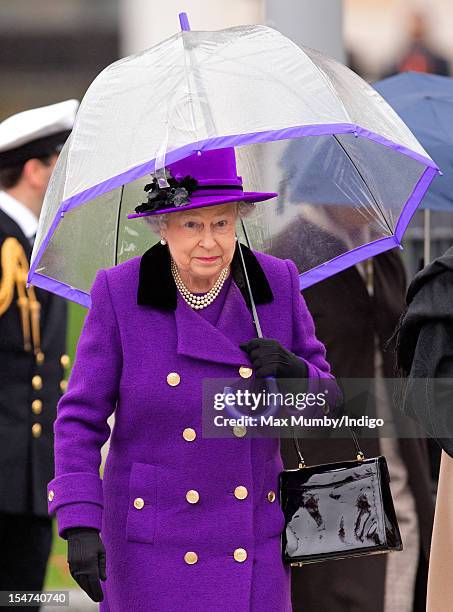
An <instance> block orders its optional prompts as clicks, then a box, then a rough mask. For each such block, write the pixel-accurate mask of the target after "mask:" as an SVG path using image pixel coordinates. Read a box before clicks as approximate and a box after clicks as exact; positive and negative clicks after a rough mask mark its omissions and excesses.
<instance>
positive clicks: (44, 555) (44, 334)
mask: <svg viewBox="0 0 453 612" xmlns="http://www.w3.org/2000/svg"><path fill="white" fill-rule="evenodd" d="M77 107H78V102H77V101H76V100H67V101H65V102H60V103H58V104H52V105H50V106H46V107H42V108H36V109H32V110H28V111H25V112H22V113H19V114H17V115H14V116H12V117H9V118H8V119H6V120H5V121H3V122H2V123H0V189H1V191H0V550H1V554H0V591H3V590H4V591H19V590H27V591H31V590H34V591H40V590H42V588H43V582H44V577H45V571H46V565H47V561H48V558H49V554H50V549H51V542H52V522H51V519H50V518H49V516H48V512H47V499H46V488H47V482H48V481H49V480H50V479H51V478H52V477H53V474H54V458H53V441H54V437H53V422H54V420H55V418H56V405H57V402H58V400H59V398H60V396H61V393H62V392H63V391H64V389H65V381H64V370H65V368H67V367H68V366H69V358H68V357H67V355H65V354H64V352H65V344H66V303H65V301H64V300H63V299H61V298H59V297H57V296H56V295H53V294H51V293H48V292H47V291H43V290H40V289H35V288H33V287H32V286H30V287H28V288H27V287H26V279H27V273H28V268H29V261H30V256H31V251H32V245H33V240H34V236H35V234H36V229H37V226H38V218H39V215H40V212H41V207H42V203H43V199H44V194H45V191H46V188H47V185H48V182H49V179H50V175H51V173H52V170H53V167H54V165H55V162H56V160H57V158H58V154H59V152H60V150H61V148H62V146H63V144H64V142H65V140H66V139H67V137H68V136H69V134H70V131H71V129H72V125H73V122H74V118H75V113H76V110H77ZM28 609H30V610H38V609H39V608H38V607H30V608H28Z"/></svg>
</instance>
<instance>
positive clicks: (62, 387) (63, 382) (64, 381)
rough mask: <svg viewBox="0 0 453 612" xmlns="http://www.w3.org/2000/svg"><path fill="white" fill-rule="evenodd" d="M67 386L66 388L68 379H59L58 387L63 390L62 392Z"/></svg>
mask: <svg viewBox="0 0 453 612" xmlns="http://www.w3.org/2000/svg"><path fill="white" fill-rule="evenodd" d="M67 388H68V381H67V380H60V389H61V390H62V391H63V393H64V392H65V391H66V389H67Z"/></svg>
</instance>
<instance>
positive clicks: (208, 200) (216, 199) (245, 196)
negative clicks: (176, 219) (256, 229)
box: [127, 191, 278, 219]
mask: <svg viewBox="0 0 453 612" xmlns="http://www.w3.org/2000/svg"><path fill="white" fill-rule="evenodd" d="M277 196H278V193H260V192H254V191H249V192H245V193H242V194H241V195H240V196H238V195H235V196H206V197H204V198H200V197H196V198H192V200H191V202H190V204H185V205H183V206H175V207H173V208H162V209H160V210H153V211H149V212H143V213H133V214H130V215H127V218H128V219H136V218H138V217H150V216H154V215H164V214H165V215H166V214H167V213H172V212H181V211H183V210H184V211H185V210H194V209H195V208H205V207H206V206H217V205H218V204H226V203H227V202H264V201H265V200H270V199H272V198H276V197H277Z"/></svg>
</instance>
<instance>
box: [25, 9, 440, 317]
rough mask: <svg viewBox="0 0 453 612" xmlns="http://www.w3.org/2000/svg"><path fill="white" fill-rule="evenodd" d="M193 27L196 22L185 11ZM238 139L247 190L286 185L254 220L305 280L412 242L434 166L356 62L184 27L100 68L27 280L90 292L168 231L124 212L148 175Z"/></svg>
mask: <svg viewBox="0 0 453 612" xmlns="http://www.w3.org/2000/svg"><path fill="white" fill-rule="evenodd" d="M182 23H183V28H184V27H185V28H187V24H186V25H184V20H183V21H182ZM231 146H234V147H235V148H236V155H237V160H238V173H239V174H240V175H241V176H242V177H243V183H244V190H246V191H267V192H271V191H276V192H279V194H280V195H279V197H278V198H276V199H274V200H269V201H267V202H262V203H258V204H257V205H256V210H255V212H254V213H253V215H252V216H251V217H249V218H247V219H246V221H245V223H244V227H245V228H246V231H247V236H248V240H249V243H250V244H251V246H252V247H253V248H256V249H258V250H262V251H267V252H270V253H273V254H275V255H277V256H280V257H290V258H291V259H293V260H294V261H296V264H297V265H298V267H299V271H300V274H301V277H300V278H301V287H305V286H308V285H310V284H312V283H314V282H317V281H318V280H321V279H322V278H325V277H327V276H329V275H331V274H334V273H335V272H337V271H339V270H341V269H344V268H345V267H347V266H350V265H353V264H354V263H356V262H358V261H361V260H363V259H366V258H368V257H370V256H372V255H374V254H376V253H379V252H382V251H384V250H386V249H390V248H394V247H397V246H399V245H400V243H401V238H402V235H403V233H404V230H405V228H406V226H407V224H408V223H409V221H410V218H411V216H412V215H413V213H414V212H415V209H416V208H417V206H418V204H419V203H420V200H421V199H422V197H423V194H424V193H425V191H426V189H427V188H428V186H429V184H430V182H431V180H432V179H433V177H434V176H435V174H436V173H437V166H436V165H435V163H434V162H433V161H432V160H431V159H430V157H429V155H428V154H427V153H426V151H425V150H424V149H423V148H422V146H421V145H420V144H419V143H418V141H417V140H416V138H415V137H414V136H413V135H412V133H411V132H410V130H409V129H408V128H407V127H406V125H405V124H404V123H403V122H402V120H401V119H400V118H399V117H398V115H397V114H396V113H395V112H394V111H393V110H392V109H391V108H390V106H389V105H388V104H387V103H386V102H385V101H384V100H383V99H382V98H381V97H380V96H379V94H378V93H377V92H376V91H375V90H373V89H372V88H371V87H370V86H368V85H367V84H366V83H365V82H364V81H363V80H362V79H360V78H359V77H358V76H357V75H356V74H354V73H353V72H351V71H350V70H349V69H347V68H346V67H344V66H343V65H341V64H339V63H337V62H335V61H334V60H332V59H330V58H328V57H326V56H324V55H322V54H321V53H319V52H317V51H314V50H313V49H308V48H300V47H298V46H297V45H296V44H294V43H293V42H292V41H290V40H289V39H288V38H286V37H285V36H283V35H282V34H280V33H279V32H278V31H276V30H273V29H271V28H268V27H265V26H260V25H259V26H241V27H235V28H229V29H226V30H220V31H216V32H201V31H189V30H188V29H183V30H182V31H181V32H179V33H177V34H175V35H174V36H172V37H171V38H169V39H167V40H165V41H163V42H161V43H160V44H158V45H156V46H154V47H152V48H150V49H148V50H146V51H143V52H141V53H138V54H136V55H132V56H130V57H126V58H124V59H121V60H119V61H117V62H115V63H114V64H112V65H111V66H108V67H107V68H106V69H105V70H103V71H102V72H101V73H100V74H99V75H98V77H97V78H96V79H95V80H94V81H93V83H92V84H91V86H90V87H89V89H88V91H87V92H86V94H85V97H84V99H83V101H82V103H81V105H80V108H79V111H78V114H77V117H76V121H75V124H74V128H73V131H72V133H71V136H70V137H69V139H68V141H67V142H66V144H65V146H64V148H63V151H62V153H61V154H60V157H59V159H58V162H57V165H56V167H55V169H54V172H53V174H52V177H51V181H50V184H49V188H48V190H47V193H46V197H45V201H44V206H43V211H42V214H41V218H40V222H39V228H38V233H37V237H36V240H35V244H34V248H33V254H32V261H31V267H30V273H29V282H30V283H32V284H34V285H37V286H40V287H43V288H46V289H48V290H50V291H53V292H55V293H58V294H60V295H62V296H64V297H66V298H68V299H71V300H74V301H76V302H79V303H81V304H84V305H86V306H88V305H89V303H90V296H89V292H90V287H91V285H92V282H93V280H94V277H95V274H96V272H97V270H98V269H99V268H108V267H111V266H114V265H117V264H119V263H121V262H123V261H125V260H127V259H129V258H132V257H135V256H139V255H141V254H142V253H143V252H144V251H145V250H146V249H147V248H149V246H151V245H152V244H153V243H154V242H155V241H156V240H157V236H156V235H155V234H153V232H152V230H151V228H150V225H149V223H147V218H141V219H128V215H130V214H131V213H134V209H135V207H136V206H137V205H139V204H140V203H142V202H143V201H144V197H145V193H144V191H143V187H144V185H145V184H146V183H149V182H150V174H151V173H156V172H157V173H159V172H160V174H161V175H162V172H163V170H162V169H163V168H164V167H165V165H168V164H169V163H171V162H174V161H177V160H179V159H182V158H184V157H186V156H188V155H190V154H192V153H194V152H196V151H199V152H200V154H201V155H203V151H207V150H210V149H216V148H221V147H231Z"/></svg>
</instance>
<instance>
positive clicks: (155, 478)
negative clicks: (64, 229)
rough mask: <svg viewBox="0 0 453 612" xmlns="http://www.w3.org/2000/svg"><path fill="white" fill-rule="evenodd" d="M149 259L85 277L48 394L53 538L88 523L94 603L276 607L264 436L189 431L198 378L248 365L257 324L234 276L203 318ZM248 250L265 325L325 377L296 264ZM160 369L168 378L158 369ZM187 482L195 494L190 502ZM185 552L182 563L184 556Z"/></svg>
mask: <svg viewBox="0 0 453 612" xmlns="http://www.w3.org/2000/svg"><path fill="white" fill-rule="evenodd" d="M164 250H165V252H167V249H166V248H165V249H164ZM167 257H168V256H167ZM235 259H236V255H235ZM164 260H165V257H164V256H163V250H162V247H160V246H155V247H153V248H152V249H150V250H149V251H148V252H147V253H146V254H145V255H144V256H143V257H142V258H138V257H137V258H134V259H132V260H130V261H128V262H126V263H124V264H121V265H118V266H116V267H114V268H111V269H109V270H101V271H100V272H99V273H98V275H97V276H96V280H95V282H94V284H93V287H92V292H91V296H92V306H91V308H90V311H89V313H88V315H87V318H86V321H85V326H84V329H83V332H82V335H81V338H80V341H79V345H78V349H77V356H76V361H75V364H74V368H73V371H72V374H71V378H70V381H69V386H68V391H67V392H66V394H65V395H64V396H63V397H62V399H61V400H60V402H59V405H58V417H57V420H56V421H55V426H54V431H55V478H54V479H53V480H52V481H51V482H50V483H49V484H48V495H49V513H50V514H53V513H55V512H56V516H57V522H58V531H59V534H60V535H61V536H62V537H64V530H65V529H67V528H69V527H77V526H89V527H95V528H97V529H99V530H100V531H101V537H102V540H103V542H104V544H105V547H106V552H107V580H106V582H102V583H101V584H102V587H103V590H104V595H105V599H104V602H102V603H101V604H100V610H103V611H104V612H107V611H110V612H124V611H125V610H128V611H130V612H138V611H148V610H156V611H159V612H164V611H165V612H167V611H168V612H170V611H174V612H181V610H184V611H185V612H199V611H200V610H205V611H206V612H230V611H231V612H232V611H235V612H236V611H237V612H246V611H247V612H248V611H253V612H288V611H290V610H291V598H290V572H289V568H288V567H285V566H284V565H283V563H282V560H281V548H280V534H281V531H282V528H283V525H284V520H283V513H282V511H281V508H280V506H279V502H278V476H279V472H280V471H281V470H282V462H281V458H280V453H279V440H278V439H276V438H272V439H270V438H259V439H258V438H249V437H247V436H245V437H231V438H223V439H213V438H210V439H209V438H203V437H202V435H201V427H202V420H201V419H202V414H201V397H202V380H203V378H205V377H208V378H221V377H229V378H231V377H235V376H237V373H238V369H239V367H240V366H249V365H250V362H249V361H248V359H247V356H246V353H244V352H243V351H242V350H241V349H240V348H239V344H240V343H241V342H244V341H247V340H249V339H251V338H253V337H255V336H256V334H255V331H254V326H253V322H252V319H251V316H250V312H249V310H248V308H247V305H246V303H245V300H244V297H243V294H242V293H241V290H240V289H239V288H238V284H237V282H236V280H235V281H234V282H232V283H231V285H230V288H229V289H228V293H227V295H226V299H225V304H224V307H223V310H222V312H221V315H220V318H219V320H218V323H217V326H216V327H214V326H213V325H211V323H209V322H208V321H207V320H205V319H204V318H203V317H201V316H200V315H199V314H198V313H197V312H196V311H193V310H192V309H191V308H190V307H189V306H187V305H186V303H185V302H184V301H183V300H182V298H181V297H180V296H179V295H176V290H175V287H174V284H172V282H171V277H170V276H169V274H170V272H169V270H167V269H166V268H165V266H166V265H167V264H165V262H164ZM247 260H248V264H249V265H250V268H249V265H248V269H249V270H250V271H251V277H252V283H254V287H255V286H256V287H257V292H256V293H257V310H258V313H259V316H260V321H261V325H262V328H263V334H264V336H265V337H270V338H275V339H277V340H279V341H280V342H281V343H282V344H283V345H284V346H286V347H287V348H289V349H290V350H292V351H293V352H295V353H296V354H297V355H299V356H300V357H302V358H304V359H305V360H306V362H307V364H308V369H309V375H310V377H314V378H317V377H330V374H329V366H328V364H327V362H326V360H325V351H324V347H323V345H322V344H321V343H320V342H319V341H318V340H317V339H316V337H315V334H314V327H313V321H312V318H311V316H310V314H309V312H308V310H307V308H306V306H305V303H304V300H303V298H302V297H301V295H300V292H299V282H298V273H297V270H296V267H295V265H294V264H293V263H292V262H291V261H289V260H286V261H282V260H279V259H276V258H274V257H271V256H269V255H264V254H261V253H256V254H255V255H254V254H253V253H252V252H251V251H248V252H247ZM162 262H164V264H163V263H162ZM234 262H235V260H233V263H234ZM167 263H168V262H167ZM163 268H165V269H163ZM233 278H234V279H236V277H235V276H233ZM137 289H138V292H137ZM242 291H244V289H243V288H242ZM137 296H138V299H137ZM137 302H138V304H139V305H138V304H137ZM156 302H158V303H156ZM156 306H159V307H156ZM170 373H177V374H178V375H179V377H180V380H179V384H176V385H175V386H172V385H170V384H169V382H167V376H168V375H169V374H170ZM174 378H176V379H177V377H173V379H174ZM169 380H170V381H171V382H174V380H172V378H171V377H170V379H169ZM113 412H115V425H114V428H113V431H112V432H110V428H109V426H108V424H107V418H108V417H109V416H110V415H111V414H112V413H113ZM188 429H190V430H193V431H194V432H195V439H191V438H192V437H193V433H192V436H190V435H188V434H190V433H191V432H190V431H189V432H188V431H187V430H188ZM110 434H111V436H110ZM109 436H110V448H109V453H108V456H107V461H106V465H105V469H104V477H103V480H101V478H100V476H99V467H100V462H101V454H100V450H101V447H102V445H103V444H104V443H105V442H106V441H107V439H108V438H109ZM238 486H240V487H245V488H246V493H247V495H246V496H245V498H244V495H243V494H242V495H239V496H238V495H237V490H236V487H238ZM188 491H196V492H198V495H199V499H198V501H196V503H189V502H188V500H187V498H186V494H187V492H188ZM240 491H241V492H242V493H244V489H241V490H240ZM270 491H274V492H275V493H276V494H277V497H276V499H275V500H274V501H271V500H272V499H273V496H272V495H270V496H269V498H268V493H269V492H270ZM193 495H194V494H193V493H192V496H193ZM189 497H190V495H189ZM241 497H242V499H241ZM191 499H192V501H193V497H192V498H191ZM140 500H141V501H140ZM143 502H144V503H143ZM237 549H244V550H245V551H246V555H247V556H246V559H245V560H243V557H244V553H242V557H241V556H240V554H238V553H236V556H238V557H239V560H236V559H235V556H234V553H235V551H236V550H237ZM189 551H190V552H194V553H196V555H197V562H195V563H192V564H189V563H187V562H186V561H185V555H186V553H187V552H189ZM192 557H193V555H192ZM189 560H190V555H189Z"/></svg>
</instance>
